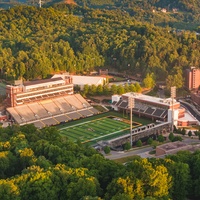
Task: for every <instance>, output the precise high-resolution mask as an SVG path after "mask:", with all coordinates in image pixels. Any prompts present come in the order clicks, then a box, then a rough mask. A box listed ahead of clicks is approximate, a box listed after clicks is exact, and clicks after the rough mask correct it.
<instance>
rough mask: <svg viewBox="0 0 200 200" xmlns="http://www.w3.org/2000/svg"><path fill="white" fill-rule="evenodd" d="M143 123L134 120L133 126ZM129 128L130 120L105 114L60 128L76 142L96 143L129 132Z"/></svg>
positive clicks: (63, 133)
mask: <svg viewBox="0 0 200 200" xmlns="http://www.w3.org/2000/svg"><path fill="white" fill-rule="evenodd" d="M141 125H142V124H141V123H138V122H134V123H133V128H134V127H138V126H141ZM129 130H130V122H129V120H127V119H123V118H120V117H116V116H105V117H101V118H98V119H93V120H90V121H85V122H84V121H83V122H81V121H79V122H77V123H76V124H73V125H71V126H67V127H63V128H60V133H61V135H63V136H67V137H68V138H69V139H71V140H73V141H74V142H76V141H77V140H80V141H81V142H82V143H87V142H89V143H96V142H98V141H101V140H105V139H111V138H114V137H117V136H120V135H123V134H127V133H129Z"/></svg>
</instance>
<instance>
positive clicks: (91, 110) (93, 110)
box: [88, 107, 99, 114]
mask: <svg viewBox="0 0 200 200" xmlns="http://www.w3.org/2000/svg"><path fill="white" fill-rule="evenodd" d="M88 110H89V111H90V112H92V113H93V114H98V113H99V111H98V110H97V109H95V108H93V107H91V108H89V109H88Z"/></svg>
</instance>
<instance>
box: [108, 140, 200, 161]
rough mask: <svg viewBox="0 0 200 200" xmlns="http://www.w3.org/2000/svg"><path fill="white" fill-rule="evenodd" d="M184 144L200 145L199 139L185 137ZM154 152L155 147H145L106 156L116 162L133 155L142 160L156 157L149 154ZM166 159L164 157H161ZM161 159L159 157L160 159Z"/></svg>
mask: <svg viewBox="0 0 200 200" xmlns="http://www.w3.org/2000/svg"><path fill="white" fill-rule="evenodd" d="M182 142H183V143H186V144H197V143H200V140H199V139H197V138H196V139H195V138H193V139H192V138H189V137H186V136H184V137H183V141H182ZM152 150H154V149H153V147H149V146H148V147H143V148H140V149H132V150H129V151H111V152H110V154H109V155H105V154H104V156H105V158H107V159H110V160H115V159H120V158H124V157H129V156H133V155H138V156H140V157H141V158H151V157H155V155H154V154H153V155H151V154H149V152H150V151H152ZM161 157H164V156H161ZM158 158H159V157H158Z"/></svg>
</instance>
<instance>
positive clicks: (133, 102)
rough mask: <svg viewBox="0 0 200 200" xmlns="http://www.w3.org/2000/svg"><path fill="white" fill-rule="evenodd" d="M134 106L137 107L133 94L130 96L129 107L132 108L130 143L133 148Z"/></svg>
mask: <svg viewBox="0 0 200 200" xmlns="http://www.w3.org/2000/svg"><path fill="white" fill-rule="evenodd" d="M131 95H132V94H131ZM134 107H135V99H134V97H133V96H129V98H128V108H129V109H130V143H131V148H132V144H133V139H132V124H133V108H134Z"/></svg>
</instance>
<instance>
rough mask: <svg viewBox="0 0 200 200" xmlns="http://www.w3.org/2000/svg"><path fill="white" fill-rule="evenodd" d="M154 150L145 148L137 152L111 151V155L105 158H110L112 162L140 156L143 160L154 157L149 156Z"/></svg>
mask: <svg viewBox="0 0 200 200" xmlns="http://www.w3.org/2000/svg"><path fill="white" fill-rule="evenodd" d="M152 150H153V148H152V147H145V148H141V149H136V150H134V149H133V150H129V151H111V153H110V154H109V155H105V158H108V159H110V160H115V159H119V158H124V157H129V156H133V155H138V156H140V157H142V158H148V157H152V156H151V155H150V154H149V151H152Z"/></svg>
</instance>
